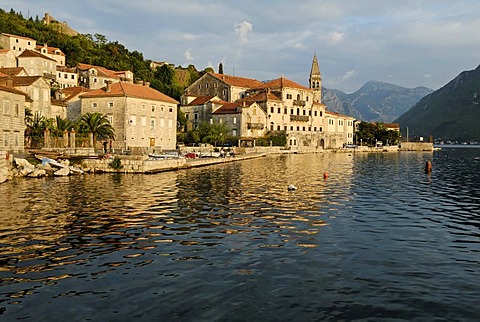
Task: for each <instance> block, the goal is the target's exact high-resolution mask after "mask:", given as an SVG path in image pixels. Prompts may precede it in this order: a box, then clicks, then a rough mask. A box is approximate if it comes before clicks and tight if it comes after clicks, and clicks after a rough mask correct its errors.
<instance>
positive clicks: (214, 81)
mask: <svg viewBox="0 0 480 322" xmlns="http://www.w3.org/2000/svg"><path fill="white" fill-rule="evenodd" d="M260 86H262V82H260V81H258V80H256V79H250V78H245V77H238V76H230V75H225V74H215V73H207V74H205V75H203V76H202V77H200V78H199V79H197V80H196V81H195V82H194V83H193V84H192V85H190V86H189V87H187V89H186V90H185V95H195V96H218V97H219V98H220V99H221V100H223V101H225V102H235V101H237V100H239V99H242V98H244V97H245V93H246V92H247V90H250V89H252V88H256V87H260ZM181 103H182V105H186V104H188V102H184V101H182V102H181Z"/></svg>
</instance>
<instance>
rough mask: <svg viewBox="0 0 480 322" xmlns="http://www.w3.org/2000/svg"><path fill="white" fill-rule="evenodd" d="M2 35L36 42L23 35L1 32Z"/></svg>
mask: <svg viewBox="0 0 480 322" xmlns="http://www.w3.org/2000/svg"><path fill="white" fill-rule="evenodd" d="M2 35H4V36H7V37H12V38H20V39H26V40H31V41H35V42H36V40H35V39H32V38H28V37H25V36H18V35H12V34H7V33H2Z"/></svg>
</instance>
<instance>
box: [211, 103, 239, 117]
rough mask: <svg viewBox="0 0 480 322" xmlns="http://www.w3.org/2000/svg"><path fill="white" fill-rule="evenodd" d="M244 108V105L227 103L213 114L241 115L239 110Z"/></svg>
mask: <svg viewBox="0 0 480 322" xmlns="http://www.w3.org/2000/svg"><path fill="white" fill-rule="evenodd" d="M239 107H240V108H241V107H242V103H226V102H225V104H223V105H222V107H220V108H219V109H218V110H216V111H215V112H213V114H238V113H241V112H240V111H238V108H239Z"/></svg>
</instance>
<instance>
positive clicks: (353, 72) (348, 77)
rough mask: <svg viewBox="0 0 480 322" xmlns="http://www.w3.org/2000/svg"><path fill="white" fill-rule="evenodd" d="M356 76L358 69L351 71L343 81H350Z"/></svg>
mask: <svg viewBox="0 0 480 322" xmlns="http://www.w3.org/2000/svg"><path fill="white" fill-rule="evenodd" d="M356 75H357V71H356V69H352V70H349V71H347V72H346V73H345V74H344V75H343V76H342V81H346V80H349V79H350V78H352V77H354V76H356Z"/></svg>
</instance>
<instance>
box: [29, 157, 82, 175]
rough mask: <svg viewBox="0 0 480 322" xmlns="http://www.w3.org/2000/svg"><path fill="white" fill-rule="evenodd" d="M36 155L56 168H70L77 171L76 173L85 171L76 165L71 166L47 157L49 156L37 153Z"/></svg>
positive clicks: (44, 162)
mask: <svg viewBox="0 0 480 322" xmlns="http://www.w3.org/2000/svg"><path fill="white" fill-rule="evenodd" d="M35 157H36V158H37V159H39V160H40V161H42V164H49V165H51V166H53V167H56V168H68V169H69V170H70V171H72V172H76V173H80V174H81V173H83V170H82V169H79V168H77V167H74V166H71V165H66V164H63V163H61V162H58V161H56V160H53V159H50V158H47V157H43V156H40V155H35Z"/></svg>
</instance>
